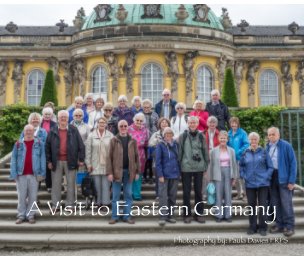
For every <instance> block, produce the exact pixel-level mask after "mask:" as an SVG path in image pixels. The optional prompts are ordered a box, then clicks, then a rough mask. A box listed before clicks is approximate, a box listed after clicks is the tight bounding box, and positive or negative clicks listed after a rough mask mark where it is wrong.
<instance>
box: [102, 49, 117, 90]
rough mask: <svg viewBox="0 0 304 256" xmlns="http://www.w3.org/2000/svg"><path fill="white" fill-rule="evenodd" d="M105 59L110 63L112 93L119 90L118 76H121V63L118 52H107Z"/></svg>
mask: <svg viewBox="0 0 304 256" xmlns="http://www.w3.org/2000/svg"><path fill="white" fill-rule="evenodd" d="M104 60H105V62H106V63H108V65H109V68H110V73H111V77H112V79H113V81H112V93H114V92H117V91H118V78H119V65H118V60H117V56H116V54H114V53H113V52H107V53H105V55H104Z"/></svg>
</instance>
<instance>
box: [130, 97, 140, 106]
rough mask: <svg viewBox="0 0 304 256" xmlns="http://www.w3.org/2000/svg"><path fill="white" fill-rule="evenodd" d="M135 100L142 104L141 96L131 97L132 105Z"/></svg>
mask: <svg viewBox="0 0 304 256" xmlns="http://www.w3.org/2000/svg"><path fill="white" fill-rule="evenodd" d="M136 100H139V102H140V104H142V100H141V97H140V96H134V97H133V99H132V101H131V103H132V105H134V103H135V101H136Z"/></svg>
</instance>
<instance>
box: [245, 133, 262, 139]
mask: <svg viewBox="0 0 304 256" xmlns="http://www.w3.org/2000/svg"><path fill="white" fill-rule="evenodd" d="M253 137H255V138H257V139H258V140H260V135H259V134H258V133H257V132H251V133H249V135H248V139H249V140H250V139H251V138H253Z"/></svg>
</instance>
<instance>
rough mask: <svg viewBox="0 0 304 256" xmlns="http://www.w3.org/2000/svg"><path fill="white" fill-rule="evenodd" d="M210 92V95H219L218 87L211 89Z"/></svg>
mask: <svg viewBox="0 0 304 256" xmlns="http://www.w3.org/2000/svg"><path fill="white" fill-rule="evenodd" d="M210 94H211V96H212V95H215V94H217V95H218V96H221V94H220V91H219V90H218V89H213V90H212V91H211V93H210Z"/></svg>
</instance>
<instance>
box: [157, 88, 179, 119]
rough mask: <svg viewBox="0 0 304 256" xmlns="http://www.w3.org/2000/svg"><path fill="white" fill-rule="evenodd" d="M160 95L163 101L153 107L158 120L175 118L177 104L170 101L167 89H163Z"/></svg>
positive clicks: (169, 93)
mask: <svg viewBox="0 0 304 256" xmlns="http://www.w3.org/2000/svg"><path fill="white" fill-rule="evenodd" d="M162 95H163V99H162V100H161V101H159V102H158V103H156V105H155V112H156V113H157V114H158V116H159V118H161V117H165V118H167V119H169V120H170V119H171V118H172V117H174V116H176V110H175V105H176V103H177V102H176V101H175V100H172V99H171V91H170V90H168V89H164V91H163V93H162Z"/></svg>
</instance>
